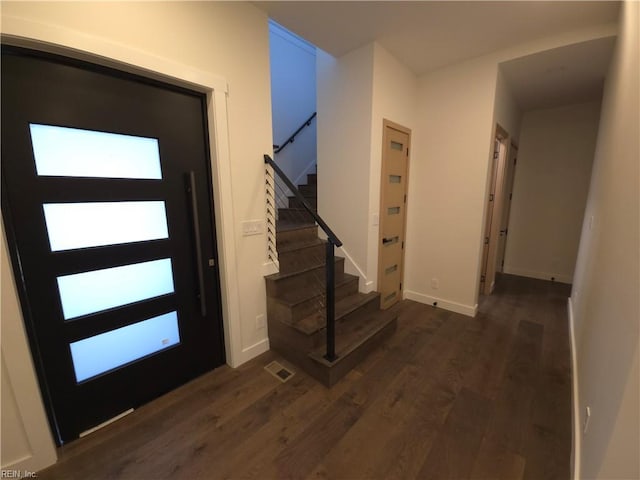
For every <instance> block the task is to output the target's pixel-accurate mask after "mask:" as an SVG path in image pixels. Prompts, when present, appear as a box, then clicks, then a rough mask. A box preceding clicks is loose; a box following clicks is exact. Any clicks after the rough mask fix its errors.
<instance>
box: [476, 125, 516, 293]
mask: <svg viewBox="0 0 640 480" xmlns="http://www.w3.org/2000/svg"><path fill="white" fill-rule="evenodd" d="M509 145H510V141H509V133H508V132H507V131H506V130H505V129H504V128H502V127H501V126H500V125H498V124H496V128H495V135H494V148H493V157H492V162H491V173H490V177H489V182H490V183H489V193H488V196H487V207H486V212H487V214H486V219H485V227H484V236H483V251H482V263H481V270H480V287H479V288H480V293H481V294H485V295H490V294H491V292H493V289H494V287H495V281H496V271H501V268H502V267H501V266H500V268H498V267H497V262H498V253H499V251H500V250H501V249H502V250H501V251H502V253H501V255H502V259H504V250H505V248H506V234H507V227H506V226H504V227H503V225H505V223H504V222H505V221H506V222H507V225H508V213H507V218H506V220H505V218H504V214H505V210H506V209H508V207H505V202H506V199H505V192H506V191H507V185H506V183H507V182H506V180H507V177H508V175H507V168H506V167H507V163H508V162H507V158H508V155H509ZM511 185H513V178H511ZM503 228H504V232H503V234H501V229H503ZM502 259H501V260H502Z"/></svg>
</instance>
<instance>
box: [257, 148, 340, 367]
mask: <svg viewBox="0 0 640 480" xmlns="http://www.w3.org/2000/svg"><path fill="white" fill-rule="evenodd" d="M264 163H266V164H267V165H270V166H271V167H272V168H273V171H274V172H276V174H278V176H279V177H280V179H281V180H282V181H283V182H284V183H285V185H286V186H287V187H288V188H289V190H291V193H293V195H294V196H295V197H296V198H297V199H298V201H299V202H300V203H301V204H302V206H303V207H304V209H305V210H306V211H307V212H309V214H310V215H311V216H312V217H313V219H314V220H315V221H316V223H317V224H318V226H319V227H320V228H321V229H322V231H324V233H325V234H326V235H327V247H326V255H325V271H326V315H327V353H326V355H325V358H326V359H327V360H329V361H334V360H335V359H336V358H337V356H336V310H335V308H336V302H335V285H336V264H335V247H341V246H342V242H341V241H340V239H339V238H338V237H337V236H336V234H335V233H333V231H332V230H331V229H330V228H329V226H328V225H327V224H326V222H325V221H324V220H323V219H322V218H321V217H320V215H318V213H317V212H316V211H315V210H313V209H312V208H311V206H310V205H309V204H308V203H307V200H306V199H305V198H304V197H303V196H302V193H300V190H298V187H296V186H295V185H294V184H293V182H292V181H291V180H289V178H288V177H287V175H286V174H285V173H284V172H283V171H282V169H281V168H280V167H279V166H278V165H276V163H275V162H274V161H273V159H272V158H271V157H270V156H269V155H265V156H264Z"/></svg>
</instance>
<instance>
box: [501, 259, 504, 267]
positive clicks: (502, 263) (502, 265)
mask: <svg viewBox="0 0 640 480" xmlns="http://www.w3.org/2000/svg"><path fill="white" fill-rule="evenodd" d="M500 266H501V267H504V259H502V262H500Z"/></svg>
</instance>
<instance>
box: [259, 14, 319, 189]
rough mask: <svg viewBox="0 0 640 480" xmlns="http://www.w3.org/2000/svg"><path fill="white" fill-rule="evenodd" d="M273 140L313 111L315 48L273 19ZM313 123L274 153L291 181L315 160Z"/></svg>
mask: <svg viewBox="0 0 640 480" xmlns="http://www.w3.org/2000/svg"><path fill="white" fill-rule="evenodd" d="M269 50H270V58H271V112H272V124H273V143H274V144H275V145H280V144H282V143H284V142H285V141H286V140H287V139H288V138H289V136H290V135H291V134H293V133H294V132H295V131H296V130H297V129H298V127H300V126H301V125H302V122H304V121H305V120H307V119H308V118H309V117H310V116H311V114H312V113H313V112H315V111H316V49H315V47H314V46H312V45H311V44H309V43H307V42H305V41H304V40H302V39H300V38H299V37H297V36H295V35H293V34H292V33H291V32H289V31H288V30H286V29H284V28H283V27H281V26H280V25H278V24H277V23H275V22H272V21H271V22H269ZM316 125H317V122H316V121H315V120H314V121H313V122H312V123H311V125H310V126H309V127H305V129H304V130H302V131H301V132H300V133H299V134H298V136H296V139H295V142H294V143H290V144H289V145H287V146H286V147H285V148H284V149H283V150H282V151H281V152H280V153H278V154H276V155H274V158H275V160H276V161H277V163H278V166H279V167H280V168H282V170H284V172H285V173H286V174H287V176H288V177H289V178H290V179H291V180H292V181H293V182H294V183H296V184H297V183H304V181H305V178H304V175H305V174H306V173H308V172H312V171H314V168H315V163H316V157H317V153H316Z"/></svg>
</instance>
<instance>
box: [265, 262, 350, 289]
mask: <svg viewBox="0 0 640 480" xmlns="http://www.w3.org/2000/svg"><path fill="white" fill-rule="evenodd" d="M335 269H336V282H340V281H341V280H342V279H343V278H344V258H339V257H338V258H336V263H335ZM325 278H326V274H325V268H324V265H322V266H321V267H317V268H314V269H312V270H308V271H306V272H302V273H300V274H298V275H292V276H290V277H285V278H280V279H277V280H274V279H270V278H266V279H265V280H266V282H267V295H268V296H271V297H276V296H278V295H281V294H283V293H284V292H287V291H290V290H292V289H299V288H308V287H316V286H319V285H324V283H325Z"/></svg>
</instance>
